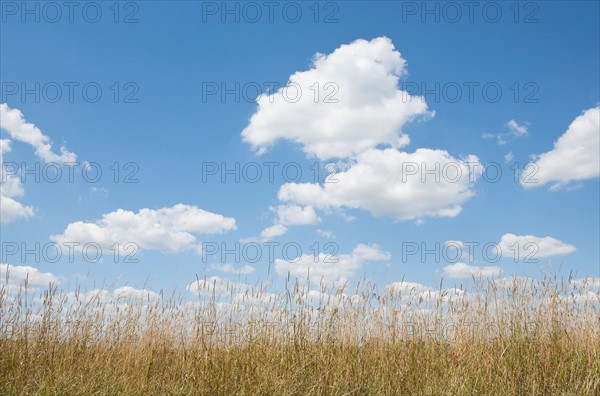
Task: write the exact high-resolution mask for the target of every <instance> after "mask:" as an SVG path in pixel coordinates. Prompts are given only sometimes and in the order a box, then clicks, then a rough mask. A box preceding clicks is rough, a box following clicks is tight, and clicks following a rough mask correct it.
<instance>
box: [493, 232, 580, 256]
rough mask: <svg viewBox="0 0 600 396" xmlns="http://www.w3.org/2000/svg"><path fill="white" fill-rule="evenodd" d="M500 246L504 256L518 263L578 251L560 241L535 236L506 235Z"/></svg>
mask: <svg viewBox="0 0 600 396" xmlns="http://www.w3.org/2000/svg"><path fill="white" fill-rule="evenodd" d="M515 244H516V245H515ZM498 246H499V247H500V249H501V250H502V255H503V256H505V257H512V258H516V259H517V260H518V261H521V260H525V259H527V258H528V259H536V258H540V257H551V256H563V255H565V254H569V253H573V252H574V251H575V250H576V249H575V246H573V245H570V244H568V243H564V242H562V241H559V240H558V239H555V238H552V237H537V236H534V235H520V236H519V235H514V234H504V235H502V238H501V239H500V242H499V243H498Z"/></svg>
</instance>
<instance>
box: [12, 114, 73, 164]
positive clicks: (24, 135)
mask: <svg viewBox="0 0 600 396" xmlns="http://www.w3.org/2000/svg"><path fill="white" fill-rule="evenodd" d="M0 119H1V120H2V124H1V125H0V127H1V128H2V129H4V130H5V131H6V132H8V134H9V135H10V137H11V138H13V139H15V140H18V141H21V142H23V143H27V144H30V145H31V146H33V147H34V148H35V154H36V155H37V156H38V157H40V158H41V159H42V160H43V161H44V162H61V163H62V162H75V161H76V160H77V156H76V155H75V154H74V153H72V152H70V151H68V150H67V149H66V148H65V147H61V148H60V154H55V153H54V152H52V141H51V140H50V138H49V137H48V136H46V135H44V134H43V133H42V131H40V129H39V128H38V127H36V126H35V125H34V124H32V123H29V122H27V121H26V120H25V118H24V117H23V113H21V111H20V110H19V109H11V108H10V107H8V105H7V104H6V103H0Z"/></svg>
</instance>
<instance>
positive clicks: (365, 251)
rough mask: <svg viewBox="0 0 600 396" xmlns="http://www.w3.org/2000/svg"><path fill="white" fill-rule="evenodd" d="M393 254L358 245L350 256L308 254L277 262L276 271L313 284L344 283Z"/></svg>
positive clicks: (388, 258) (372, 246) (375, 247)
mask: <svg viewBox="0 0 600 396" xmlns="http://www.w3.org/2000/svg"><path fill="white" fill-rule="evenodd" d="M390 259H391V254H390V253H388V252H384V251H382V250H381V249H380V248H379V246H377V245H374V244H372V245H365V244H359V245H357V246H356V247H355V248H354V249H353V250H352V253H350V254H341V255H339V256H337V255H330V254H326V253H320V254H319V255H318V256H315V255H311V254H306V255H302V256H300V257H298V258H297V259H294V260H291V259H290V260H283V259H276V260H275V270H276V271H277V273H278V274H279V275H282V276H287V274H288V272H289V273H290V274H291V275H292V276H295V277H296V278H298V280H306V279H307V278H310V281H311V282H313V283H319V282H320V281H321V279H322V280H323V281H324V282H325V283H326V284H328V283H331V282H336V281H340V282H344V281H345V280H347V279H349V278H350V277H352V276H353V275H354V274H355V273H356V271H357V270H358V269H360V268H361V267H362V265H363V264H364V263H367V262H374V261H388V260H390Z"/></svg>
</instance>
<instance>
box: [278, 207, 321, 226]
mask: <svg viewBox="0 0 600 396" xmlns="http://www.w3.org/2000/svg"><path fill="white" fill-rule="evenodd" d="M275 211H276V212H277V223H278V224H282V225H286V226H287V225H304V224H316V223H319V222H320V221H321V219H320V218H319V216H317V213H316V212H315V209H314V208H313V207H312V206H298V205H279V206H277V208H276V209H275Z"/></svg>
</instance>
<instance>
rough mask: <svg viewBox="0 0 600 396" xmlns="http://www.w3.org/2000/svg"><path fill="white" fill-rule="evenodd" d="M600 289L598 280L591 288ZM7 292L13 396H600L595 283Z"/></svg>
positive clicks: (4, 367)
mask: <svg viewBox="0 0 600 396" xmlns="http://www.w3.org/2000/svg"><path fill="white" fill-rule="evenodd" d="M594 282H596V283H597V281H594ZM8 285H10V283H9V282H8V281H7V282H5V284H4V286H0V394H1V395H233V394H240V395H375V394H377V395H379V394H382V395H386V394H388V395H525V394H527V395H577V396H580V395H596V396H597V395H600V316H599V315H600V314H599V312H600V310H599V309H600V304H599V302H600V295H599V292H598V285H597V284H596V285H590V284H587V283H586V282H585V281H583V282H581V281H580V282H576V283H574V282H573V281H572V280H571V279H566V280H565V279H558V278H556V277H549V276H546V277H544V278H543V279H542V280H539V281H533V280H526V279H521V278H512V279H502V280H499V281H494V280H483V279H473V281H472V284H470V285H469V287H468V290H467V288H465V287H457V288H452V289H441V288H440V289H439V290H430V289H426V288H423V287H422V286H420V285H417V284H411V283H403V282H398V283H394V284H391V285H388V286H386V287H383V288H378V287H376V286H375V285H374V284H372V283H369V282H368V281H366V280H362V281H360V282H359V283H358V284H357V285H355V286H354V287H350V286H348V285H343V286H340V287H336V288H328V287H326V286H324V285H319V286H318V287H316V288H315V287H313V288H310V287H309V286H308V285H307V284H303V283H300V282H295V283H290V284H289V286H288V287H286V288H285V291H284V292H280V293H275V292H273V291H269V288H268V287H267V286H257V287H250V286H247V285H243V284H241V283H236V282H232V283H230V284H226V283H220V284H218V283H217V281H216V280H209V279H199V280H198V281H197V282H195V283H194V284H193V285H190V287H189V288H188V289H189V291H191V292H193V293H194V296H195V297H194V298H193V299H192V300H190V299H188V298H186V297H185V296H176V295H170V296H166V295H164V294H163V293H150V292H147V293H144V292H139V291H137V292H135V293H134V292H131V291H130V292H129V293H123V295H118V294H115V293H113V294H110V293H109V292H108V291H106V290H91V291H87V292H86V291H83V290H81V289H77V290H75V291H74V292H69V291H61V290H58V289H57V288H56V286H53V285H50V286H49V288H48V290H45V291H30V290H28V288H27V284H26V282H25V284H22V285H20V286H19V287H18V288H16V287H15V285H14V284H13V285H12V286H11V287H9V286H8Z"/></svg>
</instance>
